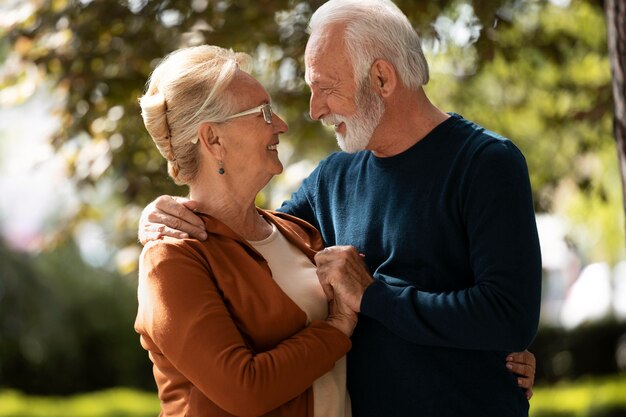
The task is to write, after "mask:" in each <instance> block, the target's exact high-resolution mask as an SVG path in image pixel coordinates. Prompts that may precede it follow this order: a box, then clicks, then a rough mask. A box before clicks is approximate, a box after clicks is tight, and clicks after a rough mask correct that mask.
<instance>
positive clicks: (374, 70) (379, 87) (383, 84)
mask: <svg viewBox="0 0 626 417" xmlns="http://www.w3.org/2000/svg"><path fill="white" fill-rule="evenodd" d="M370 79H371V80H372V89H373V90H374V91H377V92H378V94H380V95H381V96H382V97H389V96H390V95H391V94H392V93H393V92H394V90H395V89H396V86H397V85H398V77H397V76H396V70H395V68H394V67H393V65H391V64H390V63H389V62H387V61H385V60H384V59H377V60H376V61H374V63H373V64H372V66H371V68H370Z"/></svg>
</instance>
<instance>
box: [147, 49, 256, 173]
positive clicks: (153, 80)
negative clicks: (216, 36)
mask: <svg viewBox="0 0 626 417" xmlns="http://www.w3.org/2000/svg"><path fill="white" fill-rule="evenodd" d="M249 62H250V57H249V56H248V55H246V54H242V53H235V52H233V51H232V50H228V49H223V48H220V47H217V46H210V45H203V46H195V47H191V48H184V49H179V50H177V51H174V52H172V53H171V54H169V55H168V56H166V57H165V58H164V59H163V60H162V61H161V63H160V64H159V65H158V66H157V67H156V69H155V70H154V71H153V72H152V74H151V75H150V79H149V80H148V88H147V91H146V93H145V95H144V96H143V97H141V98H140V99H139V104H140V106H141V115H142V117H143V121H144V124H145V126H146V129H147V130H148V133H150V136H152V140H153V141H154V143H155V144H156V146H157V148H158V149H159V152H160V153H161V155H163V157H164V158H165V159H167V162H168V172H169V174H170V176H171V177H172V178H173V179H174V181H175V182H176V184H179V185H180V184H189V183H190V182H191V181H193V180H194V179H195V177H196V175H197V173H198V169H199V157H198V146H197V145H196V143H197V138H198V125H199V124H200V123H201V122H203V121H205V120H220V119H223V118H224V117H226V116H228V115H229V114H231V113H232V110H233V104H234V97H232V94H229V93H228V86H229V85H230V83H231V81H232V80H233V78H234V76H235V72H236V71H237V69H238V68H239V67H240V66H246V65H247V64H248V63H249ZM242 69H244V70H245V69H246V68H245V67H244V68H242Z"/></svg>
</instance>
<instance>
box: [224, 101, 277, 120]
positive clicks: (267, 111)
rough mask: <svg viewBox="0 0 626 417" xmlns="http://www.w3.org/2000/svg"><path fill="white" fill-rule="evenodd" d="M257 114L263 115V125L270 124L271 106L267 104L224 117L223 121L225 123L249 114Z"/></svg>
mask: <svg viewBox="0 0 626 417" xmlns="http://www.w3.org/2000/svg"><path fill="white" fill-rule="evenodd" d="M258 112H261V114H263V120H265V123H267V124H268V125H271V124H272V106H271V105H270V104H269V103H265V104H261V105H260V106H258V107H255V108H253V109H250V110H244V111H242V112H241V113H237V114H233V115H232V116H228V117H225V118H224V119H223V120H224V121H226V120H230V119H234V118H235V117H241V116H247V115H249V114H255V113H258Z"/></svg>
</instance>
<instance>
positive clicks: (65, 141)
mask: <svg viewBox="0 0 626 417" xmlns="http://www.w3.org/2000/svg"><path fill="white" fill-rule="evenodd" d="M321 3H323V1H321V0H316V1H300V2H299V1H296V0H275V1H256V0H245V1H238V2H211V1H208V0H195V1H192V2H188V1H183V0H154V1H139V0H136V1H130V0H104V1H90V0H39V1H37V4H38V6H39V7H38V8H37V9H36V11H35V12H34V13H33V14H32V15H31V16H30V17H29V18H27V19H25V20H19V19H16V21H15V22H14V24H12V25H9V26H6V27H5V28H4V32H5V33H2V28H0V34H3V35H4V36H3V38H2V41H1V42H0V60H1V59H2V58H4V59H6V60H8V61H11V60H13V61H11V62H14V61H15V60H17V62H19V63H21V64H20V65H21V66H22V70H21V71H15V70H14V71H8V72H7V74H5V76H4V77H1V76H0V85H5V86H7V87H10V86H12V85H16V84H19V83H20V80H22V81H23V80H24V79H29V78H28V77H29V76H28V74H31V72H29V71H30V70H28V69H29V68H31V69H32V68H33V67H34V68H37V69H38V70H39V71H40V72H41V73H43V74H45V76H44V78H45V79H48V80H52V81H53V82H54V83H55V85H56V86H57V90H58V91H60V92H62V93H63V94H64V96H65V97H66V100H65V106H64V108H62V109H60V117H61V120H62V126H61V128H60V129H59V131H58V132H57V135H55V137H54V139H53V143H54V145H55V147H56V149H57V153H58V154H59V155H62V156H63V158H65V160H66V163H67V165H68V167H69V175H70V177H71V179H72V181H74V182H75V184H76V185H77V189H78V191H79V194H80V195H81V199H80V200H81V204H82V209H81V210H79V211H78V212H77V215H76V219H75V220H77V223H71V224H70V228H67V229H66V230H67V231H71V230H73V228H74V227H75V226H76V225H77V224H78V223H79V222H80V221H82V220H85V219H91V220H94V221H101V220H102V218H103V216H104V215H105V214H108V213H111V212H112V211H111V210H108V209H107V210H103V209H102V207H100V206H98V205H96V204H95V203H94V202H93V201H91V200H90V199H89V197H88V196H89V194H90V190H92V189H93V188H97V187H102V184H107V187H108V190H109V194H115V195H117V198H116V204H117V207H121V206H126V207H127V208H128V210H123V211H120V212H119V213H118V214H116V216H117V217H118V218H117V219H114V220H113V222H114V223H115V224H116V225H117V226H119V229H118V230H117V231H118V234H117V237H116V241H115V242H113V244H114V245H115V246H117V247H124V246H126V245H129V244H132V242H133V240H134V227H135V226H134V225H135V222H136V220H137V213H138V208H141V207H143V206H144V205H145V204H146V203H147V202H148V201H150V200H152V199H153V198H154V197H155V196H156V195H159V194H163V193H168V194H179V195H180V194H184V193H185V192H186V190H185V189H184V188H179V187H177V186H175V185H174V183H173V182H172V181H171V180H170V179H169V178H168V177H167V174H166V169H165V162H164V160H163V158H161V156H160V155H159V154H158V152H157V150H156V147H155V146H154V145H153V144H152V141H151V140H150V138H149V136H148V135H147V133H146V132H145V129H144V127H143V124H142V121H141V118H140V116H139V108H138V104H137V99H138V98H139V96H140V95H141V94H142V91H143V88H144V84H145V82H146V80H147V77H148V74H149V73H150V71H151V70H152V68H154V66H155V65H156V63H157V62H158V60H159V59H160V58H161V57H163V56H165V55H166V54H167V53H169V52H171V51H172V50H174V49H177V48H179V47H183V46H188V45H195V44H200V43H211V44H217V45H221V46H225V47H232V48H233V49H235V50H240V51H244V52H248V53H251V54H252V55H253V56H254V57H255V58H256V61H255V62H256V63H255V71H254V72H255V75H256V76H257V77H258V78H259V79H260V80H261V82H262V83H263V84H264V85H265V86H266V88H267V89H268V90H269V92H270V94H271V95H272V98H273V100H274V102H275V105H276V108H277V109H278V111H279V113H281V115H283V116H284V118H285V119H286V120H288V121H289V123H290V131H289V133H288V134H286V135H285V137H284V139H283V140H282V141H281V143H282V144H281V158H282V159H283V161H284V162H285V164H286V165H287V166H290V165H291V164H292V163H294V162H296V161H300V160H303V159H305V160H309V161H311V163H315V162H317V161H318V160H319V159H320V158H322V157H323V156H324V155H325V154H327V153H328V152H330V151H332V150H334V149H336V148H335V144H334V140H333V139H332V138H331V133H330V132H329V131H328V130H326V129H324V128H322V127H321V125H320V124H319V123H311V122H310V121H309V119H308V115H307V114H308V98H309V94H308V90H307V87H306V85H305V84H304V82H303V74H304V68H303V59H302V56H303V52H304V46H305V43H306V33H305V26H306V22H307V20H308V17H309V16H310V14H311V12H312V11H313V10H315V9H316V8H317V7H318V6H319V5H320V4H321ZM25 4H34V0H30V2H26V3H25ZM397 4H398V6H399V7H400V8H401V9H402V10H403V11H405V13H406V14H407V15H408V16H409V18H410V19H411V21H412V22H413V24H414V25H415V26H416V28H417V29H418V30H419V31H420V32H421V34H422V36H423V38H424V40H425V42H424V43H425V46H426V50H427V51H428V55H429V59H430V61H431V64H432V82H431V84H430V85H429V86H428V92H429V95H430V96H431V97H432V98H433V101H434V102H435V104H437V105H438V106H440V107H441V108H442V109H444V110H447V111H456V112H458V113H461V114H462V115H464V116H465V117H467V118H470V119H473V120H475V121H477V122H478V123H481V124H483V125H485V126H486V127H487V128H489V129H491V130H494V131H496V132H498V133H501V134H503V135H504V136H507V137H509V138H511V139H512V140H513V141H514V142H515V143H517V144H518V146H519V147H520V148H521V149H522V151H523V152H524V154H525V155H526V157H527V161H528V165H529V168H530V174H531V180H532V185H533V189H534V196H535V203H536V209H537V211H539V212H546V211H549V212H554V211H556V212H559V213H562V214H565V215H567V216H570V217H571V219H572V228H573V229H576V232H575V233H574V235H575V236H574V237H575V238H576V237H577V236H581V235H586V234H591V235H594V238H593V242H594V245H593V246H591V245H589V248H590V250H591V251H592V252H594V253H593V254H592V255H590V256H591V257H592V259H593V260H596V259H598V258H604V259H606V258H608V260H609V261H611V262H614V261H615V260H617V259H619V258H621V257H623V256H624V251H623V246H624V245H623V242H624V235H623V230H624V227H617V228H616V227H611V226H610V224H611V221H612V222H613V223H617V224H618V225H619V224H620V222H622V223H623V214H622V213H621V204H620V201H621V197H620V196H619V193H615V192H613V191H612V190H611V187H613V186H614V184H619V172H618V170H617V165H616V160H615V159H613V160H610V159H608V158H607V157H606V156H607V155H610V154H611V153H614V150H615V144H614V141H613V138H612V130H611V122H612V120H611V108H612V107H611V106H612V101H611V89H610V71H609V64H608V58H607V51H606V35H605V33H606V30H605V22H604V16H603V10H602V7H601V3H600V2H597V1H593V0H572V1H571V4H570V5H569V6H568V7H560V6H556V5H553V4H552V3H551V2H546V1H532V2H511V1H505V0H489V1H485V0H481V1H478V0H475V1H469V0H468V1H462V0H437V1H428V2H417V3H416V2H414V1H409V0H398V1H397ZM468 5H469V6H468ZM470 6H471V7H470ZM24 7H26V6H24ZM468 13H469V15H470V16H469V17H467V16H466V15H467V14H468ZM463 16H465V17H463ZM463 19H465V20H463ZM462 20H463V22H464V25H459V24H460V22H461V21H462ZM453 27H454V28H456V29H458V28H459V27H464V28H466V29H470V31H472V30H474V32H473V33H474V35H471V36H469V37H468V38H467V39H466V40H465V41H464V42H461V41H459V40H458V39H456V38H455V33H456V32H455V30H453V29H452V28H453ZM480 28H482V32H478V29H480ZM479 33H480V36H478V34H479ZM18 67H19V66H18ZM30 76H31V78H32V74H31V75H30ZM22 90H23V89H22ZM22 90H19V89H18V90H15V91H14V92H13V93H11V94H9V93H10V91H9V93H6V94H5V97H13V100H14V101H19V99H20V98H24V94H25V93H23V91H22ZM20 91H21V92H20ZM26 96H27V95H26ZM1 101H2V99H1V97H0V102H1ZM5 101H6V100H5ZM9 101H10V100H9ZM590 160H593V161H594V162H592V164H595V165H598V164H602V165H603V166H606V167H608V169H607V172H606V173H600V172H598V171H594V170H589V169H588V165H589V163H588V162H589V161H590ZM284 177H285V176H284ZM284 177H283V178H279V179H277V180H275V181H274V182H272V183H271V184H270V186H269V187H268V188H267V189H266V190H265V191H264V192H263V193H262V194H261V195H260V197H259V199H258V202H259V203H260V204H262V205H265V206H271V205H275V201H279V200H280V198H281V197H286V196H287V195H288V194H287V192H288V191H289V189H292V188H293V187H294V186H295V185H296V184H295V183H293V181H291V180H290V179H289V178H284ZM586 202H591V204H585V203H586ZM572 206H574V207H576V208H575V209H571V207H572ZM114 211H115V210H113V212H114ZM595 213H601V214H600V217H602V219H603V220H598V221H597V222H595V224H594V225H586V224H585V222H584V221H582V219H586V218H588V217H589V215H590V214H594V215H595ZM120 218H121V220H120ZM615 229H617V230H619V232H618V233H614V232H615ZM575 240H580V243H579V244H581V245H583V244H584V243H585V242H584V241H585V239H582V238H580V237H578V239H575ZM604 259H603V260H604Z"/></svg>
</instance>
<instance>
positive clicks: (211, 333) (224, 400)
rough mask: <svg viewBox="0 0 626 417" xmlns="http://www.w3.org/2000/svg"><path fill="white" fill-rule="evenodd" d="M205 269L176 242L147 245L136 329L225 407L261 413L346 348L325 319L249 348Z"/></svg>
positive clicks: (308, 380)
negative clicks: (265, 346)
mask: <svg viewBox="0 0 626 417" xmlns="http://www.w3.org/2000/svg"><path fill="white" fill-rule="evenodd" d="M209 274H210V271H208V270H207V267H206V266H205V265H203V263H202V262H201V261H200V260H199V259H197V258H196V255H195V254H194V253H192V251H190V250H189V249H188V248H186V247H184V246H183V245H181V244H179V243H177V242H163V241H161V242H158V243H156V244H153V245H148V246H146V248H145V249H144V252H143V254H142V262H141V265H140V277H139V314H138V319H137V323H140V324H139V325H138V326H136V327H137V330H138V331H139V332H140V333H142V334H145V335H147V336H148V337H149V338H150V339H151V340H152V342H153V344H154V345H155V346H156V348H157V349H158V350H159V351H160V352H161V353H162V354H163V355H164V356H165V357H166V358H167V359H168V360H169V361H170V362H171V363H172V365H173V366H174V367H175V368H176V369H177V370H178V371H179V372H180V373H182V374H183V375H184V376H185V377H186V378H187V379H189V381H191V383H193V385H195V386H196V387H197V388H198V389H199V390H200V391H201V392H202V393H203V394H204V395H206V396H207V397H208V398H209V399H211V400H212V401H213V402H214V403H215V404H217V405H218V406H219V407H221V408H222V409H224V410H226V411H227V412H229V413H231V414H234V415H238V416H239V415H240V416H256V415H261V414H265V413H267V412H268V411H270V410H272V409H274V408H276V407H278V406H280V405H282V404H284V403H286V402H287V401H289V400H290V399H292V398H294V397H296V396H298V395H300V394H302V393H303V392H305V391H306V389H307V388H308V387H309V386H311V385H312V383H313V381H315V379H317V378H318V377H320V376H322V375H323V374H324V373H326V372H328V371H329V370H330V369H332V367H333V366H334V364H335V362H336V361H337V360H338V359H339V358H341V357H342V356H343V355H344V354H345V353H346V352H347V351H348V350H349V348H350V346H351V343H350V339H349V338H348V337H346V336H345V335H344V334H343V333H341V332H340V331H339V330H337V329H335V328H334V327H332V326H330V325H329V324H327V323H326V322H324V321H313V322H312V323H311V324H310V325H309V326H308V327H305V328H303V329H302V330H301V331H299V332H298V333H296V334H294V335H293V336H292V337H290V338H288V339H286V340H283V341H282V342H281V343H279V344H278V345H276V346H275V347H274V348H273V349H271V350H268V351H265V352H259V353H256V352H254V351H252V350H251V349H250V347H249V346H248V345H247V344H246V342H245V340H244V337H242V335H241V333H240V332H239V330H238V328H237V327H236V325H235V323H234V322H233V319H232V318H231V316H230V314H229V311H228V309H227V307H226V304H225V301H224V300H223V299H222V297H221V295H220V292H219V290H218V288H217V287H216V286H215V284H214V283H213V281H212V280H211V279H210V278H209ZM244 399H245V400H244Z"/></svg>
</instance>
